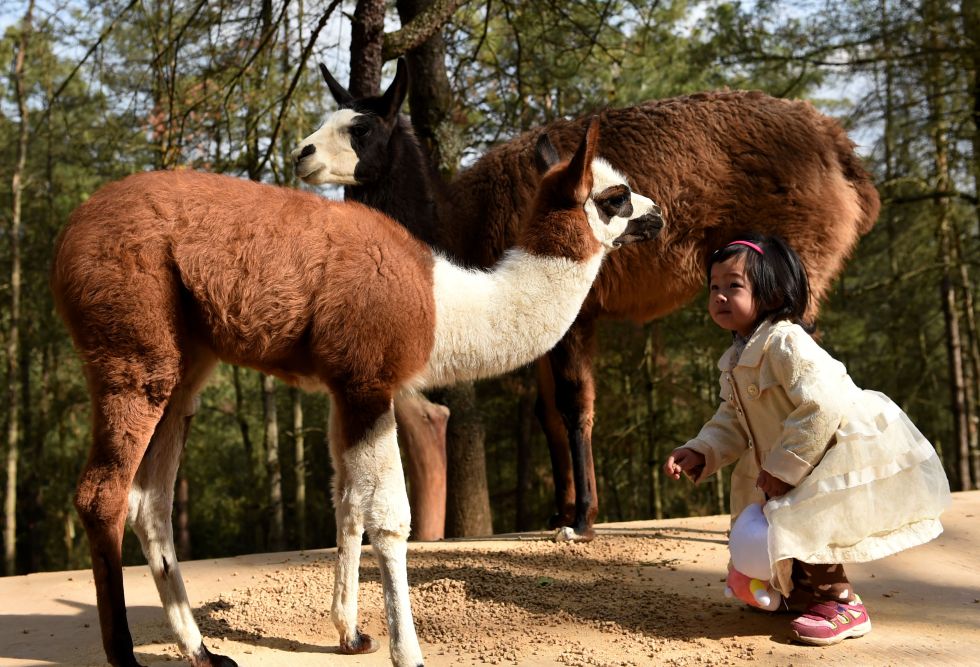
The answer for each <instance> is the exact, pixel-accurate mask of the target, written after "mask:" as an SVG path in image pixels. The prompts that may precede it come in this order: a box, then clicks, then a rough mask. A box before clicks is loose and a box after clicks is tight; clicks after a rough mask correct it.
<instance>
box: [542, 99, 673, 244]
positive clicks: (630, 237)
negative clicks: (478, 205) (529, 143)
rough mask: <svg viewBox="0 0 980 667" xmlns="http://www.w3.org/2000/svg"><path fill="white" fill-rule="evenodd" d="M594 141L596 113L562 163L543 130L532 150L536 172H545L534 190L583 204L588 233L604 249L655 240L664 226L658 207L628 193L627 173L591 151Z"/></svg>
mask: <svg viewBox="0 0 980 667" xmlns="http://www.w3.org/2000/svg"><path fill="white" fill-rule="evenodd" d="M598 145H599V119H598V117H593V118H592V120H591V122H590V123H589V127H588V129H587V130H586V133H585V136H584V137H583V138H582V141H581V143H580V144H579V147H578V149H577V150H576V151H575V155H574V156H572V158H571V160H569V161H568V162H567V163H564V164H560V159H559V157H558V151H557V150H556V149H555V147H554V145H553V144H552V143H551V140H550V139H549V138H548V135H547V133H543V134H542V135H541V136H540V137H539V138H538V142H537V145H536V149H535V161H536V163H537V166H538V170H539V171H540V172H542V173H543V174H544V176H543V177H542V181H541V187H540V191H539V192H540V193H542V194H545V195H546V196H547V197H549V198H550V199H551V200H552V201H554V200H555V199H556V198H560V197H566V198H568V200H569V201H568V204H569V205H570V207H582V208H584V211H585V216H586V218H587V219H588V222H589V227H590V228H591V230H592V234H593V235H594V237H595V239H596V240H597V241H598V242H599V243H601V244H602V245H603V246H605V248H606V249H607V250H611V249H613V248H618V247H619V246H621V245H624V244H627V243H635V242H636V241H644V240H647V239H652V238H655V237H656V236H657V234H659V233H660V230H661V229H663V226H664V220H663V213H662V211H661V209H660V207H659V206H658V205H657V204H656V203H655V202H653V201H652V200H650V199H647V198H646V197H644V196H643V195H640V194H637V193H635V192H633V190H632V189H631V188H630V186H629V183H628V182H627V179H626V177H625V176H623V175H622V174H620V173H619V172H618V171H616V170H615V169H614V168H613V167H612V165H610V164H609V163H608V162H606V161H605V160H604V159H602V158H601V157H598V156H597V155H596V149H597V147H598Z"/></svg>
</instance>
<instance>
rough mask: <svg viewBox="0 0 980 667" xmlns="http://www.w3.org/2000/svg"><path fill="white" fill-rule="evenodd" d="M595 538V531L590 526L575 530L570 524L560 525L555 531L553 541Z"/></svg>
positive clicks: (575, 540) (588, 540) (586, 540)
mask: <svg viewBox="0 0 980 667" xmlns="http://www.w3.org/2000/svg"><path fill="white" fill-rule="evenodd" d="M593 539H595V531H594V530H593V529H592V528H586V529H582V530H581V531H577V530H575V529H574V528H572V527H571V526H562V527H561V528H559V529H558V530H557V531H555V537H554V540H555V542H591V541H592V540H593Z"/></svg>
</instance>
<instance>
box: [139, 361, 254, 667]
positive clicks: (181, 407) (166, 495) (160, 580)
mask: <svg viewBox="0 0 980 667" xmlns="http://www.w3.org/2000/svg"><path fill="white" fill-rule="evenodd" d="M213 367H214V362H213V360H210V359H206V360H203V361H200V362H198V363H196V364H194V365H193V366H190V365H188V368H189V371H188V372H187V373H185V376H184V379H183V380H182V381H181V384H180V386H179V387H178V388H177V390H175V391H174V394H173V398H172V399H171V401H170V403H169V404H168V406H167V410H166V412H165V413H164V416H163V419H162V420H161V421H160V424H159V425H158V426H157V429H156V431H155V433H154V434H153V439H152V440H151V441H150V446H149V449H148V450H147V453H146V455H145V456H144V457H143V461H142V463H141V464H140V467H139V470H138V471H137V473H136V479H135V480H134V481H133V487H132V489H131V490H130V493H129V520H130V523H131V524H132V526H133V531H134V532H135V533H136V535H137V537H139V540H140V544H141V545H142V547H143V554H144V555H145V556H146V562H147V564H148V565H149V566H150V572H151V573H152V574H153V580H154V582H155V583H156V586H157V591H158V592H159V594H160V600H161V602H162V603H163V607H164V611H165V612H166V614H167V619H168V620H169V621H170V626H171V627H172V628H173V630H174V634H176V636H177V641H178V643H179V645H180V648H181V650H182V651H183V653H184V655H186V656H188V658H189V659H190V661H191V664H192V665H194V667H213V666H217V665H220V666H222V667H234V665H235V662H234V661H233V660H231V659H229V658H227V657H225V656H222V655H216V654H213V653H211V652H210V651H209V650H208V649H207V647H206V646H205V645H204V642H203V640H202V637H201V633H200V630H198V627H197V623H196V622H195V621H194V616H193V614H192V612H191V607H190V603H189V601H188V599H187V591H186V590H185V589H184V580H183V577H182V576H181V574H180V566H179V565H178V563H177V553H176V549H175V548H174V539H173V523H172V518H171V515H172V511H173V497H174V481H175V479H176V477H177V469H178V467H179V465H180V457H181V453H182V451H183V449H184V444H185V442H186V440H187V434H188V430H189V428H190V421H191V417H192V415H193V413H194V410H195V396H196V394H197V391H198V389H199V387H200V385H201V384H203V382H204V380H205V379H206V378H207V376H208V375H209V374H210V372H211V369H212V368H213Z"/></svg>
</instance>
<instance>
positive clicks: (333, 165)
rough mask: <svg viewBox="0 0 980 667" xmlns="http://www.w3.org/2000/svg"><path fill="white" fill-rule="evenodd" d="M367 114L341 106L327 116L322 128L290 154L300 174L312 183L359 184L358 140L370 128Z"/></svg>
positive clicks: (297, 172)
mask: <svg viewBox="0 0 980 667" xmlns="http://www.w3.org/2000/svg"><path fill="white" fill-rule="evenodd" d="M366 120H367V118H366V116H365V114H361V113H358V112H356V111H353V110H352V109H340V110H339V111H335V112H334V113H332V114H330V116H328V117H327V120H326V121H325V122H324V123H323V125H322V126H321V127H320V129H319V130H317V131H316V132H314V133H313V134H311V135H310V136H308V137H306V138H305V139H303V140H302V141H301V142H300V144H299V146H300V147H299V148H297V149H296V150H294V151H293V152H292V153H291V154H290V157H292V159H293V164H294V165H295V167H296V175H297V176H299V177H300V178H301V179H303V181H304V182H305V183H309V184H310V185H323V184H325V183H336V184H337V185H357V184H358V181H357V178H356V177H355V174H354V172H355V170H356V169H357V161H358V156H357V151H356V150H355V148H354V144H355V141H356V139H357V138H358V137H359V135H360V133H361V132H363V131H364V129H363V128H366V126H367V123H366V122H365V121H366Z"/></svg>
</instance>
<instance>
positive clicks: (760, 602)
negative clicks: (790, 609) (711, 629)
mask: <svg viewBox="0 0 980 667" xmlns="http://www.w3.org/2000/svg"><path fill="white" fill-rule="evenodd" d="M728 551H729V553H730V554H731V557H732V567H731V569H730V570H729V571H728V579H727V580H726V582H725V584H726V586H725V597H737V598H738V599H739V600H742V601H743V602H745V603H746V604H750V605H752V606H753V607H758V608H760V609H765V610H766V611H775V610H776V609H778V608H779V604H780V602H782V596H781V595H780V594H779V591H777V590H776V589H775V588H773V587H772V586H771V585H770V584H769V579H770V578H771V577H772V563H771V562H770V561H769V522H768V521H766V516H765V515H764V514H763V513H762V505H759V504H752V505H749V506H748V507H746V508H745V509H744V510H742V513H741V514H739V515H738V518H737V519H735V524H734V525H733V526H732V532H731V536H730V537H729V539H728Z"/></svg>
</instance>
